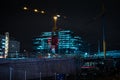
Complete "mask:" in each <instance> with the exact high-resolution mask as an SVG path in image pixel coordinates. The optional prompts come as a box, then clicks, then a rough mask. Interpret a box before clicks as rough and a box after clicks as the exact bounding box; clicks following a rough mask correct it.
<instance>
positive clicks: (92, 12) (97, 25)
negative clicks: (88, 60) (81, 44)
mask: <svg viewBox="0 0 120 80" xmlns="http://www.w3.org/2000/svg"><path fill="white" fill-rule="evenodd" d="M103 4H104V19H103V17H102V16H101V14H102V12H103V8H102V5H103ZM26 5H27V6H28V7H29V11H24V10H23V9H22V8H23V7H24V6H26ZM119 5H120V3H119V0H104V1H103V0H0V10H1V11H0V34H4V33H5V32H6V31H8V32H10V36H12V37H15V38H16V39H17V40H18V41H20V42H21V48H22V50H23V49H27V50H29V51H31V49H32V38H33V37H35V36H38V35H40V33H41V32H44V31H51V30H52V27H53V24H54V23H53V19H52V16H53V15H55V14H56V13H57V14H60V15H61V17H60V18H59V20H58V21H57V26H58V27H59V28H62V29H71V30H72V31H74V32H76V33H77V34H78V35H80V36H82V37H83V39H84V40H86V41H87V42H88V43H90V44H91V45H90V46H91V48H90V49H91V50H94V49H95V50H96V49H97V45H98V40H100V44H101V48H102V26H103V25H104V26H105V37H106V44H107V50H118V49H119V50H120V31H119V30H120V20H119V19H120V9H119V7H120V6H119ZM34 8H38V9H40V10H45V11H46V14H45V15H43V14H39V13H34V12H32V9H34ZM64 16H66V18H64Z"/></svg>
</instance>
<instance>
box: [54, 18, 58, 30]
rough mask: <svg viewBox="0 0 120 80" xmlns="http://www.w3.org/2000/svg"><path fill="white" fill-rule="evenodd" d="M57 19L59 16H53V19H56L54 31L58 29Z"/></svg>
mask: <svg viewBox="0 0 120 80" xmlns="http://www.w3.org/2000/svg"><path fill="white" fill-rule="evenodd" d="M57 19H58V17H57V16H53V20H54V27H53V32H55V31H56V29H57V25H56V24H57Z"/></svg>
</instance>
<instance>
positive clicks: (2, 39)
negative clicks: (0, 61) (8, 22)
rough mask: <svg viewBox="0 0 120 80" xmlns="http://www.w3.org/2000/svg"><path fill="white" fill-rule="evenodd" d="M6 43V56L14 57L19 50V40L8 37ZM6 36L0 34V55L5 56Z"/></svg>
mask: <svg viewBox="0 0 120 80" xmlns="http://www.w3.org/2000/svg"><path fill="white" fill-rule="evenodd" d="M7 44H8V48H7V50H8V52H7V57H16V56H17V55H19V52H20V42H19V41H17V40H15V39H14V38H12V37H10V39H9V42H8V43H7ZM5 48H6V36H5V35H0V57H1V58H2V57H5Z"/></svg>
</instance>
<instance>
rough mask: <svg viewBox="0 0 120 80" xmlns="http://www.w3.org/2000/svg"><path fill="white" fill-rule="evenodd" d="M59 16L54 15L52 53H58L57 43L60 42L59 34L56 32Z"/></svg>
mask: <svg viewBox="0 0 120 80" xmlns="http://www.w3.org/2000/svg"><path fill="white" fill-rule="evenodd" d="M57 19H58V17H57V16H53V20H54V26H53V30H52V45H51V46H52V49H51V50H52V53H57V52H56V51H57V47H58V46H57V43H58V34H57V32H56V30H57Z"/></svg>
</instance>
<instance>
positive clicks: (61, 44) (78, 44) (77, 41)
mask: <svg viewBox="0 0 120 80" xmlns="http://www.w3.org/2000/svg"><path fill="white" fill-rule="evenodd" d="M54 34H55V35H57V38H58V43H57V44H56V45H57V48H55V49H56V51H55V52H54V50H53V49H54V48H53V47H52V40H53V38H52V32H42V33H41V35H40V36H39V37H35V38H33V50H34V52H37V53H43V54H45V53H58V54H75V53H80V52H81V51H82V49H81V48H83V46H84V45H83V40H82V38H81V37H79V36H76V35H75V34H74V33H73V32H72V31H70V30H60V31H58V32H56V33H54ZM56 45H55V46H56Z"/></svg>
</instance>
